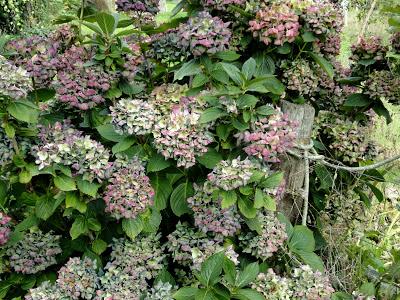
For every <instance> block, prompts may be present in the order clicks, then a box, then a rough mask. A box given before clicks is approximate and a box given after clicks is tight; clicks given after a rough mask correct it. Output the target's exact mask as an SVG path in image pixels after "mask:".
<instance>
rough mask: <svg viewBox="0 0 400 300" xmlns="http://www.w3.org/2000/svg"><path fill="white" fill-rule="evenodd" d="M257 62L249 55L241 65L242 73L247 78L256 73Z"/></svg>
mask: <svg viewBox="0 0 400 300" xmlns="http://www.w3.org/2000/svg"><path fill="white" fill-rule="evenodd" d="M256 68H257V63H256V60H255V59H254V58H252V57H250V58H249V59H248V60H246V61H245V63H244V64H243V66H242V74H243V75H244V76H245V77H246V79H247V80H250V79H251V78H252V77H253V76H254V74H255V73H256Z"/></svg>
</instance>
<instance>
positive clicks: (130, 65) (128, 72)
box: [121, 43, 144, 81]
mask: <svg viewBox="0 0 400 300" xmlns="http://www.w3.org/2000/svg"><path fill="white" fill-rule="evenodd" d="M127 47H128V48H129V49H130V50H131V53H128V54H126V55H125V57H124V60H125V62H124V66H123V71H122V72H121V75H122V76H123V77H124V78H125V79H127V80H128V81H134V78H135V76H136V74H137V73H138V72H139V70H140V67H141V65H142V64H143V61H144V58H143V55H142V50H141V49H140V45H139V44H137V43H128V45H127Z"/></svg>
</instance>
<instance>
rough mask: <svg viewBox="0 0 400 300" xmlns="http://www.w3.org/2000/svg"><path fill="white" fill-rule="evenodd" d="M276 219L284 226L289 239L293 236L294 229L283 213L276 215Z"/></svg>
mask: <svg viewBox="0 0 400 300" xmlns="http://www.w3.org/2000/svg"><path fill="white" fill-rule="evenodd" d="M277 218H278V220H279V221H280V222H281V223H282V224H285V227H286V233H287V235H288V237H289V238H291V237H292V235H293V231H294V228H293V225H292V223H290V220H289V219H288V218H287V217H286V216H285V215H284V214H283V213H280V212H279V213H278V214H277Z"/></svg>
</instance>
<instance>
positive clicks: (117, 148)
mask: <svg viewBox="0 0 400 300" xmlns="http://www.w3.org/2000/svg"><path fill="white" fill-rule="evenodd" d="M135 142H136V139H135V138H134V137H131V136H128V137H126V138H124V139H123V140H122V141H120V142H118V144H115V145H114V146H113V147H112V153H113V154H117V153H120V152H123V151H125V150H128V149H129V148H130V147H131V146H132V145H133V144H134V143H135Z"/></svg>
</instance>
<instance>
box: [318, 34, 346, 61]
mask: <svg viewBox="0 0 400 300" xmlns="http://www.w3.org/2000/svg"><path fill="white" fill-rule="evenodd" d="M340 49H341V37H340V35H339V34H329V35H327V36H326V39H325V40H324V41H320V40H318V41H317V42H316V43H315V44H314V50H315V51H316V52H322V53H323V54H325V55H326V56H327V57H329V58H330V59H334V58H335V57H337V56H338V55H339V54H340Z"/></svg>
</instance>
